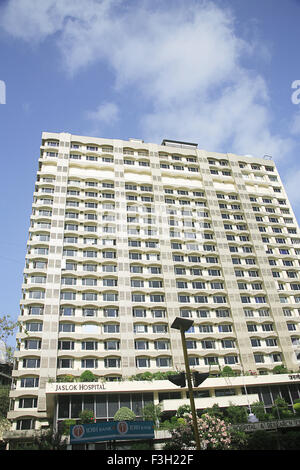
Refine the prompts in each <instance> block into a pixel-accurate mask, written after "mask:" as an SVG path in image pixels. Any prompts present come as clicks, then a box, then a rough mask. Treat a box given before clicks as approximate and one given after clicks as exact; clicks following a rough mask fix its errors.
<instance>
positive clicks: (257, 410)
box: [251, 401, 273, 421]
mask: <svg viewBox="0 0 300 470" xmlns="http://www.w3.org/2000/svg"><path fill="white" fill-rule="evenodd" d="M251 411H252V413H254V414H255V416H256V417H257V419H258V420H259V421H268V420H269V419H272V418H273V416H272V415H270V414H269V413H266V412H265V406H264V404H263V402H261V401H256V402H255V403H252V404H251Z"/></svg>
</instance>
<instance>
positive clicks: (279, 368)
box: [272, 365, 288, 374]
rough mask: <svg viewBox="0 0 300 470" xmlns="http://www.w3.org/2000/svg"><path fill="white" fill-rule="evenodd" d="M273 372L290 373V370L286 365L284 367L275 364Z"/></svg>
mask: <svg viewBox="0 0 300 470" xmlns="http://www.w3.org/2000/svg"><path fill="white" fill-rule="evenodd" d="M272 372H273V374H287V373H288V370H287V368H286V367H284V366H283V365H278V366H275V367H274V368H273V369H272Z"/></svg>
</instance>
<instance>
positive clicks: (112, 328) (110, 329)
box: [103, 323, 120, 333]
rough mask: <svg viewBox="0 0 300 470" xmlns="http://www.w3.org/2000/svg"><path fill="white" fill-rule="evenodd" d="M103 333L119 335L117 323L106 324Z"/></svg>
mask: <svg viewBox="0 0 300 470" xmlns="http://www.w3.org/2000/svg"><path fill="white" fill-rule="evenodd" d="M103 331H104V333H119V332H120V325H119V324H118V323H107V324H105V325H104V327H103Z"/></svg>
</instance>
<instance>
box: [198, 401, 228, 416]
mask: <svg viewBox="0 0 300 470" xmlns="http://www.w3.org/2000/svg"><path fill="white" fill-rule="evenodd" d="M202 414H208V415H209V416H215V417H216V418H219V419H223V418H224V415H223V411H222V410H221V408H220V407H219V405H218V404H217V403H215V404H214V405H213V406H212V407H211V408H206V409H205V410H203V412H202ZM202 414H201V416H202Z"/></svg>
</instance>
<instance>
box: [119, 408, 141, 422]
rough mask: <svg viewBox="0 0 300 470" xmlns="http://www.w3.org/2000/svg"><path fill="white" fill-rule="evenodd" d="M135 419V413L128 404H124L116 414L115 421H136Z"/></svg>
mask: <svg viewBox="0 0 300 470" xmlns="http://www.w3.org/2000/svg"><path fill="white" fill-rule="evenodd" d="M135 419H136V415H135V413H134V412H133V411H132V410H131V409H130V408H127V406H122V407H121V408H120V409H119V410H118V411H117V412H116V413H115V416H114V421H134V420H135Z"/></svg>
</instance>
